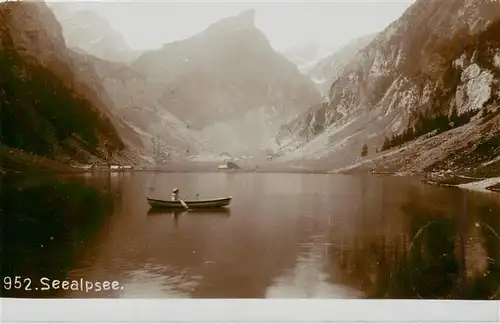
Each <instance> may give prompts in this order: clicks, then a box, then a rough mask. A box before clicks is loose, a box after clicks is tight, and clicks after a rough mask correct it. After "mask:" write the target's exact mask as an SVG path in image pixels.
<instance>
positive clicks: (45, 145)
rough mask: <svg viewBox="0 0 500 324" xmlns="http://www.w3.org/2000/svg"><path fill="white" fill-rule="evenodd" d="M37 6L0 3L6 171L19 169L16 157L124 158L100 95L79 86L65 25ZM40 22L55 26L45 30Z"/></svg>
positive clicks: (0, 91) (0, 99)
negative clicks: (72, 66)
mask: <svg viewBox="0 0 500 324" xmlns="http://www.w3.org/2000/svg"><path fill="white" fill-rule="evenodd" d="M37 7H38V4H26V3H17V2H16V3H14V2H9V3H2V4H0V18H1V19H0V20H1V21H2V24H1V25H0V72H1V73H0V76H1V78H0V83H1V86H0V102H1V106H2V109H1V121H2V132H1V134H0V136H1V143H0V144H1V145H0V146H1V147H0V154H1V158H2V168H7V169H9V168H16V167H18V165H17V164H16V161H17V160H18V159H16V158H15V156H23V157H24V158H23V161H24V162H25V163H31V162H35V160H40V159H42V157H45V158H46V159H45V160H47V159H48V160H54V161H59V162H63V163H71V162H74V161H79V162H92V161H116V160H117V159H120V157H119V156H120V154H121V153H123V149H124V148H125V147H124V143H123V142H122V141H121V139H120V137H119V136H118V134H117V131H116V129H115V126H114V125H113V123H112V122H111V121H110V119H109V118H108V116H107V115H106V114H105V112H104V109H103V107H102V105H100V102H99V101H98V100H97V99H96V98H97V97H98V96H97V94H96V93H93V92H92V91H83V89H82V88H81V87H79V86H78V85H77V81H76V80H75V75H74V74H73V72H72V70H71V67H70V65H69V62H70V61H69V59H68V56H67V52H65V51H64V49H65V45H64V40H63V38H62V36H61V29H60V26H58V25H57V23H55V19H54V18H53V17H52V16H51V13H50V11H48V10H46V11H43V10H42V11H38V9H37ZM32 9H33V10H32ZM41 19H43V20H44V21H45V20H46V21H52V23H54V25H53V26H52V28H51V29H50V30H49V29H44V28H43V27H42V26H41V25H40V21H41ZM54 51H57V53H58V54H59V55H56V56H54V55H53V54H54Z"/></svg>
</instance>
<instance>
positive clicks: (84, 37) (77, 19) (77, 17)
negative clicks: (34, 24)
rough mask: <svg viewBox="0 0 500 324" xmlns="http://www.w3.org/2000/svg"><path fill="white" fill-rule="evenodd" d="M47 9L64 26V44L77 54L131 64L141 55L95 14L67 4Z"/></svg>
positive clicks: (54, 4)
mask: <svg viewBox="0 0 500 324" xmlns="http://www.w3.org/2000/svg"><path fill="white" fill-rule="evenodd" d="M50 9H51V10H52V11H53V12H54V14H55V15H56V17H57V19H58V21H59V23H60V24H61V25H62V27H63V35H64V38H65V40H66V45H67V46H68V47H69V48H71V49H73V50H75V51H77V52H80V53H83V54H91V55H93V56H96V57H98V58H101V59H104V60H108V61H112V62H131V61H133V60H134V59H136V58H137V57H139V55H140V54H141V52H140V51H137V50H133V49H132V48H130V46H129V45H128V44H127V42H126V40H125V38H124V37H123V35H122V34H120V33H119V32H118V31H116V30H115V29H113V27H112V26H111V25H110V24H109V22H108V21H107V20H106V19H104V18H103V17H101V16H99V15H98V14H97V13H95V12H94V11H91V10H84V9H83V10H79V8H78V7H77V6H75V5H74V4H73V3H68V2H59V3H51V4H50Z"/></svg>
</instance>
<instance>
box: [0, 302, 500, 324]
mask: <svg viewBox="0 0 500 324" xmlns="http://www.w3.org/2000/svg"><path fill="white" fill-rule="evenodd" d="M0 305H1V311H0V314H2V315H1V316H0V319H1V321H2V323H21V322H24V323H35V322H36V323H42V322H46V323H97V322H109V323H128V322H130V323H132V322H133V323H160V322H161V323H165V322H168V323H500V301H451V300H391V299H387V300H368V299H364V300H337V299H16V298H3V299H2V300H1V301H0Z"/></svg>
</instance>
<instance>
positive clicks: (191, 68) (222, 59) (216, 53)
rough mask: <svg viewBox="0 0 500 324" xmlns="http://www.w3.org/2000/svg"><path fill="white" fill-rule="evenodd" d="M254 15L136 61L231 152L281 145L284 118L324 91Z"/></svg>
mask: <svg viewBox="0 0 500 324" xmlns="http://www.w3.org/2000/svg"><path fill="white" fill-rule="evenodd" d="M254 15H255V13H254V11H252V10H250V11H245V12H242V13H240V14H239V15H236V16H233V17H228V18H225V19H222V20H220V21H218V22H216V23H214V24H212V25H211V26H209V27H208V28H207V29H205V30H204V31H203V32H201V33H199V34H197V35H195V36H193V37H191V38H189V39H186V40H182V41H177V42H173V43H168V44H165V45H164V46H163V48H162V49H159V50H154V51H148V52H146V53H144V54H143V55H141V57H139V59H137V60H136V61H135V62H134V63H133V68H134V69H135V70H137V71H139V72H140V73H142V74H144V75H145V76H146V78H147V80H148V81H149V82H151V83H153V84H155V86H157V87H160V88H162V89H163V95H162V97H161V98H160V104H161V105H162V106H163V107H165V108H166V109H168V110H169V111H170V112H171V113H172V114H173V115H174V116H176V117H177V118H179V119H180V120H183V121H185V122H186V123H187V124H188V125H189V127H190V128H191V129H194V130H198V131H201V132H202V134H203V137H204V138H206V139H207V141H208V142H209V143H210V145H211V146H218V147H225V150H226V151H233V152H234V151H242V150H243V151H249V150H263V149H265V148H266V147H269V146H273V147H274V146H275V144H274V139H273V138H274V135H273V134H277V131H278V127H279V125H280V124H282V123H283V122H284V121H286V120H289V119H291V118H293V117H295V116H296V115H297V114H299V113H301V112H303V111H304V109H305V108H306V107H308V106H309V105H310V104H311V103H313V102H315V101H317V100H318V98H319V94H318V92H317V90H316V89H315V86H314V84H313V83H312V82H311V81H310V80H309V79H308V78H307V77H305V76H304V75H302V74H301V73H300V72H299V71H298V70H297V68H296V67H295V66H294V64H293V63H291V62H290V61H288V60H287V59H285V58H284V57H283V56H281V55H279V54H278V53H276V52H275V51H274V50H273V49H272V47H271V45H270V44H269V41H268V40H267V38H266V37H265V35H264V34H263V33H262V32H261V31H260V30H258V29H257V28H256V27H255V24H254ZM256 129H258V130H259V132H255V130H256ZM229 134H231V135H229ZM259 135H261V136H259Z"/></svg>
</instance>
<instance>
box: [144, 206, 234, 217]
mask: <svg viewBox="0 0 500 324" xmlns="http://www.w3.org/2000/svg"><path fill="white" fill-rule="evenodd" d="M182 214H186V215H191V214H196V215H197V214H202V215H203V217H205V216H224V217H229V216H231V210H230V209H229V208H224V207H220V208H196V209H188V210H186V209H184V208H151V209H150V210H149V211H148V216H153V215H170V216H172V217H174V216H175V217H178V216H180V215H182ZM200 216H201V215H200Z"/></svg>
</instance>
